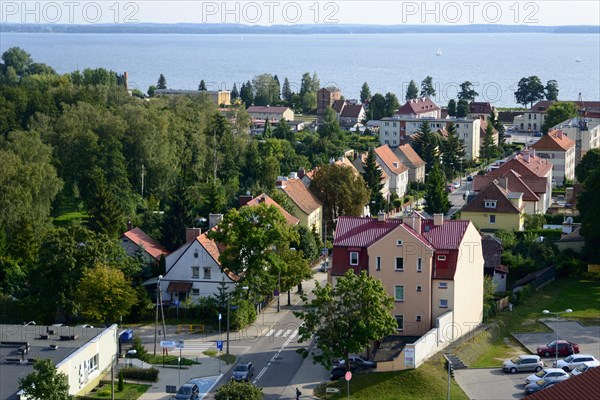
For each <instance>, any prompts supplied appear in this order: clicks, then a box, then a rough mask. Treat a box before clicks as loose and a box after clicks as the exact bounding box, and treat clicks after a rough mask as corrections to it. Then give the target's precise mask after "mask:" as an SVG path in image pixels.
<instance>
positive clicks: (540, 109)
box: [527, 100, 554, 113]
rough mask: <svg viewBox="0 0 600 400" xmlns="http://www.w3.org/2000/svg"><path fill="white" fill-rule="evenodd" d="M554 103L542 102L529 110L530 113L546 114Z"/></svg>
mask: <svg viewBox="0 0 600 400" xmlns="http://www.w3.org/2000/svg"><path fill="white" fill-rule="evenodd" d="M553 103H554V102H553V101H550V100H540V101H538V102H537V103H535V104H534V105H533V107H531V108H530V109H529V110H527V111H529V112H542V113H545V112H546V111H547V110H548V107H550V106H551V105H552V104H553Z"/></svg>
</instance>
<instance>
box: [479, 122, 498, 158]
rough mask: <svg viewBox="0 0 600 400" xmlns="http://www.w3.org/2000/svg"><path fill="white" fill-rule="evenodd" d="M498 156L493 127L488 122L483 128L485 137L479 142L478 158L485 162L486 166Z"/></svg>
mask: <svg viewBox="0 0 600 400" xmlns="http://www.w3.org/2000/svg"><path fill="white" fill-rule="evenodd" d="M497 156H498V146H496V142H495V141H494V127H493V126H492V124H491V123H490V122H489V121H488V124H487V127H486V128H485V135H484V136H483V140H482V141H481V147H480V149H479V158H480V159H482V160H485V163H486V164H489V162H490V160H492V159H494V158H496V157H497Z"/></svg>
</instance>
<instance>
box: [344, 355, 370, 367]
mask: <svg viewBox="0 0 600 400" xmlns="http://www.w3.org/2000/svg"><path fill="white" fill-rule="evenodd" d="M348 359H349V360H350V366H356V367H359V368H375V362H373V361H369V360H365V359H364V358H362V357H348ZM345 364H346V360H344V359H341V360H340V366H342V365H345Z"/></svg>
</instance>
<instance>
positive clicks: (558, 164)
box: [531, 130, 575, 187]
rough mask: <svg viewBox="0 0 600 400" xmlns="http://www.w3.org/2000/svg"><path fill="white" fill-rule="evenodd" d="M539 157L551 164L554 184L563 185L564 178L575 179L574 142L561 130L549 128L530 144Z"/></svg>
mask: <svg viewBox="0 0 600 400" xmlns="http://www.w3.org/2000/svg"><path fill="white" fill-rule="evenodd" d="M531 148H532V149H534V150H535V154H536V155H537V156H538V157H540V158H545V159H546V160H549V161H550V162H551V163H552V165H553V166H554V167H553V168H552V178H553V182H554V183H555V184H556V186H558V187H561V186H563V185H564V182H565V179H568V180H571V181H572V180H573V179H575V142H574V141H573V140H571V139H569V137H568V136H567V135H565V134H563V132H562V131H561V130H551V131H549V132H548V133H547V134H545V135H544V136H542V137H541V139H540V140H538V141H537V142H536V143H534V144H533V145H532V146H531Z"/></svg>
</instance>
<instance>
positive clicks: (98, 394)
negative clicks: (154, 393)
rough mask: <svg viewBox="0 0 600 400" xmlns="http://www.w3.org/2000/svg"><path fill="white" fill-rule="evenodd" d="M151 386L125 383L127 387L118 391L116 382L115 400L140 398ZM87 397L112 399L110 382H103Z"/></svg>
mask: <svg viewBox="0 0 600 400" xmlns="http://www.w3.org/2000/svg"><path fill="white" fill-rule="evenodd" d="M149 388H150V386H149V385H139V384H133V383H125V388H124V389H123V391H122V392H119V391H117V382H115V400H135V399H137V398H139V397H140V396H141V395H142V394H144V393H146V390H148V389H149ZM86 397H88V398H94V399H110V398H111V387H110V383H106V382H103V383H101V384H100V388H99V389H98V390H97V391H95V392H94V393H89V394H87V395H86Z"/></svg>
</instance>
